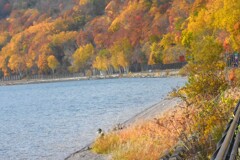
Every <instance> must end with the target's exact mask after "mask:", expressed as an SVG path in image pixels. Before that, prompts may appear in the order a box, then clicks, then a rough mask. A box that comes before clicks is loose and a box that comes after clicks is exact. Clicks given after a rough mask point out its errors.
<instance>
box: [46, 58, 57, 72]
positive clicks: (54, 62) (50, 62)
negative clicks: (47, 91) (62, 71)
mask: <svg viewBox="0 0 240 160" xmlns="http://www.w3.org/2000/svg"><path fill="white" fill-rule="evenodd" d="M47 62H48V67H49V68H51V69H52V71H53V73H54V70H55V69H56V68H57V67H58V66H59V62H58V60H57V59H56V57H55V56H53V55H51V56H49V57H48V58H47Z"/></svg>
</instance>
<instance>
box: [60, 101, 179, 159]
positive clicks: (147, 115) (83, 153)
mask: <svg viewBox="0 0 240 160" xmlns="http://www.w3.org/2000/svg"><path fill="white" fill-rule="evenodd" d="M181 103H183V101H182V100H181V99H180V98H170V97H167V98H165V99H163V100H161V101H160V102H158V103H156V104H154V105H152V106H149V107H148V108H146V109H144V110H143V111H141V112H140V113H138V114H136V115H135V116H133V117H132V118H130V119H128V120H126V121H125V122H123V123H120V124H116V125H117V126H120V127H123V129H124V128H127V127H129V126H131V125H134V124H137V123H139V122H142V121H147V120H152V119H154V118H156V117H159V116H162V115H163V114H164V113H166V112H168V111H170V110H171V109H174V108H175V107H176V106H177V105H179V104H181ZM113 127H114V126H113ZM93 143H94V142H92V143H90V144H88V145H86V146H85V147H83V148H82V149H80V150H78V151H76V152H74V153H72V154H70V155H69V156H68V157H66V158H65V159H64V160H79V159H81V160H89V159H91V160H109V159H110V155H101V154H96V153H93V152H92V151H91V145H92V144H93Z"/></svg>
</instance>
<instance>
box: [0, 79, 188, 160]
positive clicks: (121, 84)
mask: <svg viewBox="0 0 240 160" xmlns="http://www.w3.org/2000/svg"><path fill="white" fill-rule="evenodd" d="M185 82H186V79H184V78H155V79H151V78H141V79H137V78H136V79H109V80H89V81H74V82H73V81H72V82H59V83H48V84H32V85H20V86H4V87H0V159H3V160H8V159H9V160H18V159H29V160H32V159H44V160H45V159H49V160H50V159H54V160H62V159H64V158H66V157H67V156H68V155H69V154H71V153H73V152H75V151H77V150H78V149H80V148H81V147H83V146H85V145H86V144H88V143H90V142H91V141H92V140H93V139H94V138H95V136H96V131H97V129H98V128H103V129H104V130H107V129H109V128H111V127H112V126H113V125H114V124H117V123H120V122H123V121H125V120H127V119H129V118H130V117H132V116H133V115H135V114H136V113H138V112H140V111H142V110H143V109H145V108H147V107H148V106H150V105H153V104H155V103H157V102H159V101H160V100H161V99H163V98H164V97H165V95H166V94H167V93H168V92H169V91H171V90H172V88H174V87H176V86H182V85H183V84H184V83H185Z"/></svg>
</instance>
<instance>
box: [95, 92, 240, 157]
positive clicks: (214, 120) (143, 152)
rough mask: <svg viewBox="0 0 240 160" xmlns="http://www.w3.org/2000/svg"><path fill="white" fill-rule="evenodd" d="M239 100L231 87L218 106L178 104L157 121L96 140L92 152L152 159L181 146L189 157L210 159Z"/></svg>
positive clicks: (144, 123)
mask: <svg viewBox="0 0 240 160" xmlns="http://www.w3.org/2000/svg"><path fill="white" fill-rule="evenodd" d="M239 97H240V89H239V88H231V89H229V90H228V91H226V92H225V95H224V96H222V97H221V98H220V100H219V103H218V104H217V105H214V104H213V105H212V103H206V104H207V105H208V106H204V107H203V106H200V107H199V106H198V107H196V106H187V105H185V104H184V105H183V104H182V105H179V106H177V107H175V108H174V109H171V110H169V111H167V112H166V113H164V114H163V115H162V116H161V117H159V118H154V119H153V120H151V121H145V122H139V123H137V124H133V125H132V126H130V127H128V128H125V129H123V130H119V131H115V132H112V133H109V134H107V135H105V136H104V137H101V138H98V139H97V140H96V141H95V143H94V145H93V151H94V152H96V153H100V154H111V156H112V159H115V160H155V159H159V158H160V157H161V156H163V155H164V153H166V151H171V150H172V149H173V148H174V147H175V146H176V145H183V146H185V147H186V148H187V149H188V150H187V152H186V156H187V157H188V158H189V157H194V159H209V157H210V155H211V154H212V152H213V151H214V150H215V146H216V143H217V142H218V140H219V138H221V134H222V132H223V130H224V127H225V125H226V123H227V122H228V120H229V118H230V117H231V114H232V111H233V109H234V105H235V104H236V101H237V100H238V99H239ZM180 142H181V143H180ZM197 153H200V154H199V156H196V154H197Z"/></svg>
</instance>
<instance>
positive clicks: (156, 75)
mask: <svg viewBox="0 0 240 160" xmlns="http://www.w3.org/2000/svg"><path fill="white" fill-rule="evenodd" d="M179 71H180V70H179V69H172V70H162V71H156V72H138V73H128V74H122V75H120V74H113V75H106V76H91V77H68V78H55V79H22V80H15V81H0V86H11V85H27V84H40V83H56V82H68V81H81V80H99V79H118V78H164V77H172V76H180V75H179Z"/></svg>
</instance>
